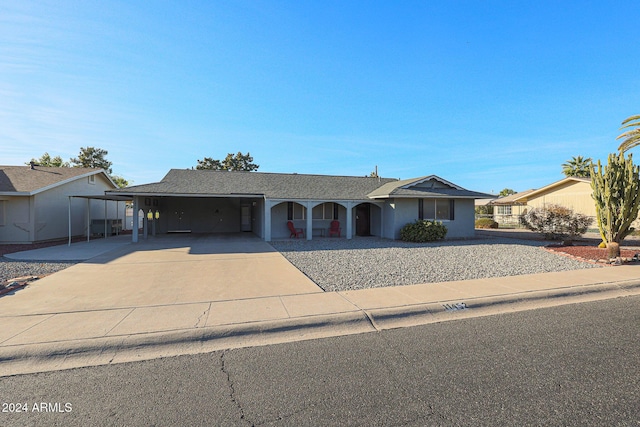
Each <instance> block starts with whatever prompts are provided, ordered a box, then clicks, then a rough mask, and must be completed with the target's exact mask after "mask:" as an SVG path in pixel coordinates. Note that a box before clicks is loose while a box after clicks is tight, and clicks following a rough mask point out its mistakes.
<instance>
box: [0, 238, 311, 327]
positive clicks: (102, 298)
mask: <svg viewBox="0 0 640 427" xmlns="http://www.w3.org/2000/svg"><path fill="white" fill-rule="evenodd" d="M107 240H109V239H107ZM91 243H92V242H91ZM91 243H86V242H81V243H75V244H73V245H72V247H73V251H75V252H76V253H77V252H78V251H82V250H83V246H82V245H83V244H84V245H90V244H91ZM107 243H108V244H109V245H112V246H109V251H108V252H106V253H103V254H100V255H97V256H94V257H93V258H90V259H88V260H87V261H84V262H82V263H79V264H76V265H73V266H72V267H70V268H68V269H66V270H63V271H60V272H58V273H56V274H53V275H51V276H47V277H45V278H43V279H41V280H39V281H36V282H33V283H32V284H30V285H29V286H28V287H27V288H25V289H23V290H21V291H19V292H16V293H15V294H12V295H6V296H4V297H3V298H0V313H2V315H3V316H11V315H21V316H24V315H30V314H47V313H64V312H77V311H91V310H104V309H118V308H128V307H145V306H159V305H175V304H188V303H197V302H212V301H230V300H243V299H250V298H262V297H270V296H283V295H299V294H309V293H322V292H323V291H322V289H320V288H319V287H318V286H316V285H315V284H314V283H313V282H312V281H311V280H310V279H309V278H307V277H306V276H305V275H304V274H303V273H301V272H300V271H299V270H297V269H296V268H295V267H294V266H293V265H291V264H290V263H289V262H288V261H287V260H286V259H285V258H284V257H283V256H282V255H281V254H280V253H279V252H277V251H275V250H274V249H273V248H272V247H271V246H270V245H269V244H267V243H265V242H263V241H262V240H261V239H259V238H257V237H255V236H253V235H249V234H233V235H166V236H156V237H153V238H149V239H147V240H142V241H140V242H139V243H126V242H125V241H120V244H119V245H114V243H113V242H104V244H107ZM93 245H94V246H86V248H87V249H88V248H90V247H91V248H94V249H92V250H95V245H100V242H96V243H95V244H93ZM65 248H66V247H58V249H57V250H58V251H60V252H63V251H65V250H67V251H69V250H70V249H65ZM47 249H50V250H55V249H54V248H47ZM97 252H99V251H97ZM32 256H33V255H32ZM42 256H43V255H42V254H39V257H38V256H36V258H37V259H42ZM59 256H60V257H62V259H64V258H65V257H67V258H68V257H69V256H71V258H73V256H72V255H67V254H63V253H60V254H59ZM25 257H26V256H23V257H16V258H15V259H20V258H22V259H25ZM32 259H33V258H32ZM76 259H77V255H76Z"/></svg>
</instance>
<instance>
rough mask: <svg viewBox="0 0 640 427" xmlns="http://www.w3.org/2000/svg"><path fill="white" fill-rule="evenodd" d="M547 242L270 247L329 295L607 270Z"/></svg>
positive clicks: (368, 241) (360, 240) (321, 242)
mask: <svg viewBox="0 0 640 427" xmlns="http://www.w3.org/2000/svg"><path fill="white" fill-rule="evenodd" d="M547 243H548V242H540V241H530V240H515V239H504V238H478V239H473V240H464V241H445V242H438V243H429V244H415V243H406V242H402V241H397V240H387V239H379V238H375V237H356V238H353V239H351V240H346V239H329V238H325V239H314V240H312V241H307V240H283V241H274V242H271V245H272V246H273V247H274V248H275V249H277V250H278V251H280V252H281V253H282V254H283V255H284V256H285V257H286V258H287V259H288V260H289V261H290V262H291V263H292V264H293V265H295V266H296V267H297V268H298V269H300V270H301V271H302V272H303V273H304V274H306V275H307V276H308V277H309V278H311V280H313V281H314V282H315V283H317V284H318V285H319V286H320V287H321V288H323V289H324V290H326V291H342V290H353V289H365V288H377V287H384V286H399V285H412V284H419V283H434V282H447V281H453V280H468V279H481V278H488V277H501V276H514V275H520V274H534V273H548V272H553V271H566V270H577V269H583V268H602V267H599V266H597V265H594V264H590V263H587V262H582V261H577V260H574V259H570V258H567V257H565V256H561V255H556V254H553V253H549V252H548V251H546V250H544V249H543V248H542V246H544V245H545V244H547Z"/></svg>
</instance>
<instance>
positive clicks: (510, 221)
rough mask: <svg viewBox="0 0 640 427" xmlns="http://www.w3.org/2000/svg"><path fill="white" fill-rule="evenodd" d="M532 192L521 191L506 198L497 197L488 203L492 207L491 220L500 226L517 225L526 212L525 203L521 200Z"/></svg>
mask: <svg viewBox="0 0 640 427" xmlns="http://www.w3.org/2000/svg"><path fill="white" fill-rule="evenodd" d="M532 191H534V190H526V191H521V192H519V193H515V194H510V195H508V196H504V197H499V198H497V199H494V200H492V201H490V202H489V205H490V206H493V220H494V221H495V222H497V223H498V224H502V225H517V224H519V223H520V216H521V215H523V214H524V213H525V212H526V209H527V203H526V201H522V200H521V198H523V197H526V196H527V195H528V194H529V193H531V192H532Z"/></svg>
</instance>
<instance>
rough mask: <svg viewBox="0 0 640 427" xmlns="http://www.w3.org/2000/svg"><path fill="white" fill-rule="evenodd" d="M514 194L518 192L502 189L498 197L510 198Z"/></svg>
mask: <svg viewBox="0 0 640 427" xmlns="http://www.w3.org/2000/svg"><path fill="white" fill-rule="evenodd" d="M512 194H516V192H515V191H514V190H512V189H510V188H504V189H502V191H500V193H498V196H500V197H505V196H510V195H512Z"/></svg>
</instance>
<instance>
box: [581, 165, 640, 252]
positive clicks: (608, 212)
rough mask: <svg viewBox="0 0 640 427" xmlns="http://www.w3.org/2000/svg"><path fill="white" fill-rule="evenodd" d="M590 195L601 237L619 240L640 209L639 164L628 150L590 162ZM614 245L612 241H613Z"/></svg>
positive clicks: (606, 240)
mask: <svg viewBox="0 0 640 427" xmlns="http://www.w3.org/2000/svg"><path fill="white" fill-rule="evenodd" d="M591 188H592V189H593V193H592V195H591V197H593V200H594V201H595V203H596V219H597V222H598V229H599V230H600V235H601V236H602V240H603V241H604V242H605V243H606V244H607V245H609V244H610V243H620V242H621V241H622V240H624V238H625V237H627V235H629V233H631V232H632V231H633V228H631V223H632V222H633V221H635V220H636V219H637V218H638V211H639V210H640V166H635V165H634V164H633V160H632V159H631V154H629V157H628V158H625V156H624V153H623V152H619V153H618V154H609V159H608V164H607V165H606V166H605V167H602V165H601V164H600V160H598V164H597V166H596V165H594V164H592V165H591ZM614 246H615V245H614Z"/></svg>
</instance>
